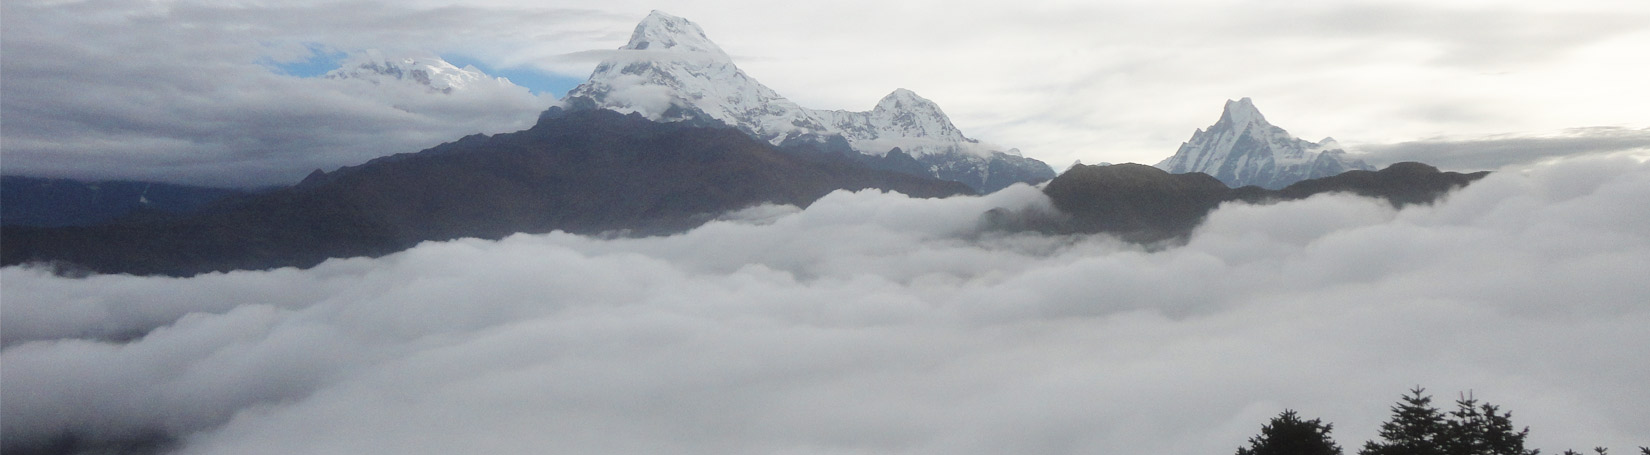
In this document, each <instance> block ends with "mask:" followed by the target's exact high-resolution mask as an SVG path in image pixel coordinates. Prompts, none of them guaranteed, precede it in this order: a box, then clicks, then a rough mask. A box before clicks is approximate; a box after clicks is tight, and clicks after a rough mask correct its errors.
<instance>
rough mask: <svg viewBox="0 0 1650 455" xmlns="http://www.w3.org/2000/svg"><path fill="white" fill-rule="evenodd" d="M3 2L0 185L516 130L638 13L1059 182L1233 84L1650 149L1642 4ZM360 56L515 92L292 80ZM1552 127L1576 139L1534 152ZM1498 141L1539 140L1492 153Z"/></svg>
mask: <svg viewBox="0 0 1650 455" xmlns="http://www.w3.org/2000/svg"><path fill="white" fill-rule="evenodd" d="M3 8H4V9H3V11H0V12H3V15H0V20H3V21H4V28H3V30H0V33H3V36H0V38H3V40H0V46H3V51H4V52H0V73H3V74H0V75H3V77H0V109H3V112H0V114H3V118H4V122H3V123H0V133H3V134H0V139H3V143H0V145H3V147H4V156H3V157H0V158H3V161H0V166H4V168H5V172H7V173H27V174H37V175H62V176H77V177H83V178H90V177H98V178H108V177H122V178H145V179H162V180H173V181H183V182H190V183H208V184H217V185H236V186H247V185H258V184H284V183H292V182H294V181H296V180H297V179H300V178H302V176H303V175H304V174H305V173H307V172H308V171H309V170H312V169H315V168H323V169H328V170H330V169H331V168H336V167H338V166H343V165H350V164H357V163H359V162H361V161H365V160H366V159H370V158H371V157H375V156H381V155H386V154H392V153H402V152H412V151H417V150H420V149H423V148H425V147H429V146H431V145H434V144H437V143H440V142H443V141H450V140H454V139H457V138H458V137H461V136H463V135H465V134H471V133H477V132H483V133H497V132H506V131H514V130H518V129H521V128H524V127H526V126H529V125H530V124H531V123H532V121H533V120H534V115H535V114H536V113H537V112H538V111H540V110H542V109H543V108H545V107H546V106H549V105H550V104H551V103H553V102H554V101H555V99H556V98H559V97H560V96H562V95H563V94H564V91H565V90H566V89H567V88H570V87H572V85H574V84H576V83H578V82H579V81H582V80H583V79H584V78H585V77H587V76H588V74H589V72H590V70H591V69H592V68H593V66H594V65H595V63H596V62H594V61H592V60H590V58H588V57H581V55H590V54H589V53H585V54H581V52H584V51H590V50H605V49H613V48H617V47H619V46H621V45H622V44H624V42H625V41H626V39H627V38H628V36H629V33H630V31H631V30H632V28H633V27H634V25H635V23H636V22H637V21H639V20H640V19H641V18H642V17H643V16H645V15H646V14H647V13H648V11H649V10H651V9H655V8H657V9H661V10H664V11H667V12H670V13H672V14H676V15H679V16H683V17H686V18H688V19H690V20H693V21H695V22H697V23H699V24H700V25H701V26H702V27H703V28H704V29H705V30H706V31H707V33H708V34H709V35H710V37H711V39H713V40H715V41H716V42H717V43H718V44H720V45H721V46H722V47H723V48H724V49H725V50H727V51H728V52H729V53H730V54H732V55H733V56H734V58H735V60H736V62H737V63H738V64H739V65H740V67H742V68H743V69H744V70H745V71H746V72H747V73H749V74H750V75H751V76H753V77H755V78H757V79H758V80H760V81H762V82H763V83H765V84H767V85H769V86H770V87H772V88H774V89H776V90H777V91H779V92H780V93H781V94H784V95H785V96H787V97H789V98H792V99H793V100H795V101H797V102H798V103H800V104H802V105H804V106H808V107H812V108H824V109H850V110H867V109H870V108H871V107H872V106H873V105H874V104H875V102H876V101H877V100H878V99H880V98H881V97H882V96H883V95H886V94H887V93H888V92H891V91H892V90H894V89H895V88H901V87H903V88H908V89H911V90H914V91H916V92H917V93H918V94H921V95H922V96H924V97H926V98H929V99H932V100H934V101H936V102H937V103H939V105H940V106H941V107H942V108H944V109H945V110H946V112H947V113H948V114H950V115H951V117H952V119H953V121H954V122H955V123H956V124H957V125H958V126H959V127H960V128H961V129H962V130H963V131H964V132H965V133H966V134H969V135H971V136H973V137H975V138H977V139H981V140H984V141H986V142H990V143H995V144H1002V145H1004V146H1010V147H1017V148H1019V149H1020V150H1022V151H1023V152H1024V153H1025V154H1026V155H1028V156H1031V157H1034V158H1038V159H1042V160H1044V161H1047V162H1049V163H1050V164H1051V165H1053V166H1055V167H1056V169H1061V168H1064V166H1065V165H1067V164H1070V162H1071V161H1073V160H1076V159H1081V160H1083V161H1085V162H1090V163H1093V162H1099V161H1107V162H1128V161H1133V162H1142V163H1148V164H1152V163H1156V162H1157V161H1159V160H1161V159H1162V158H1164V157H1166V156H1168V155H1170V154H1172V153H1173V152H1174V150H1175V148H1176V147H1178V146H1179V144H1180V143H1181V142H1182V141H1184V140H1186V139H1187V138H1189V137H1190V136H1191V133H1192V131H1193V130H1195V129H1197V128H1201V127H1206V126H1208V125H1209V124H1212V123H1214V121H1215V120H1216V119H1217V118H1218V116H1219V114H1220V112H1219V110H1220V108H1221V106H1222V105H1223V103H1224V102H1225V100H1227V99H1236V98H1240V97H1245V96H1247V97H1252V98H1253V99H1254V100H1255V103H1256V105H1257V106H1258V107H1260V109H1261V110H1262V112H1264V113H1265V114H1266V116H1267V117H1268V119H1270V120H1271V121H1272V122H1273V123H1275V124H1277V125H1279V126H1282V127H1284V128H1285V129H1287V130H1289V131H1290V132H1291V133H1294V134H1295V135H1297V136H1301V137H1305V138H1307V139H1310V140H1317V139H1320V138H1322V137H1324V136H1333V137H1335V138H1337V139H1338V140H1340V141H1341V142H1342V143H1343V144H1345V145H1347V146H1349V147H1352V148H1354V149H1355V151H1356V150H1365V151H1371V152H1380V151H1386V152H1392V153H1394V154H1393V155H1380V154H1377V155H1376V156H1373V157H1372V158H1371V161H1375V162H1378V163H1384V162H1388V161H1393V160H1395V158H1402V159H1421V160H1423V161H1425V160H1426V159H1427V158H1429V157H1432V156H1434V155H1439V156H1443V155H1447V156H1448V157H1439V158H1437V159H1435V161H1446V162H1450V163H1452V164H1454V165H1457V167H1459V168H1462V169H1468V168H1474V167H1477V168H1485V167H1496V166H1499V165H1502V164H1505V163H1507V162H1516V161H1520V160H1525V159H1527V158H1528V157H1529V156H1532V154H1533V155H1540V156H1550V155H1553V154H1573V153H1578V152H1594V151H1618V150H1623V149H1633V148H1639V149H1643V148H1644V147H1646V146H1647V145H1650V133H1647V132H1646V130H1645V129H1646V128H1647V127H1650V84H1644V83H1643V76H1644V75H1645V74H1650V59H1645V58H1642V56H1643V55H1646V54H1650V3H1646V2H1642V1H1638V0H1620V1H1567V2H1549V1H1470V0H1466V1H1433V0H1429V1H1416V2H1399V1H1380V2H1373V1H1371V2H1353V1H1324V2H1311V3H1310V4H1302V3H1298V2H1286V3H1279V2H1242V1H1219V0H1210V1H1177V2H1163V1H1113V2H1058V1H1046V2H1045V1H1021V2H980V3H978V4H967V5H964V4H959V3H956V2H920V1H886V0H880V1H874V2H870V1H841V2H813V3H811V4H808V5H798V4H794V3H790V2H768V1H760V2H759V1H724V2H711V1H704V2H671V3H668V4H659V3H646V2H633V1H608V0H603V1H562V2H556V3H555V4H554V7H550V6H546V4H545V3H543V2H532V1H496V0H495V1H479V2H464V3H445V2H431V1H424V2H419V1H413V2H394V3H367V2H346V1H283V2H257V1H250V2H236V3H233V4H225V3H222V2H173V1H143V0H98V1H87V2H72V1H69V2H65V1H43V0H16V1H7V2H5V3H4V6H3ZM366 49H378V50H381V51H384V52H386V53H388V54H391V55H397V54H433V55H439V56H443V57H446V58H449V59H451V60H453V61H456V62H459V63H460V64H474V65H477V66H478V67H481V68H484V69H487V70H489V71H491V72H493V73H495V74H499V75H505V76H509V75H514V76H515V78H514V79H513V80H515V81H518V82H519V83H520V84H521V85H525V86H529V88H522V87H496V88H494V89H491V90H478V91H474V92H473V93H467V94H464V95H462V96H447V97H430V96H427V95H428V94H425V93H416V92H408V91H402V92H397V91H394V90H384V89H370V88H363V87H358V86H351V85H349V84H337V83H330V82H336V81H324V80H320V79H314V78H305V77H302V76H304V75H308V74H312V73H306V72H312V71H315V70H316V69H317V68H314V67H311V68H308V69H306V70H302V71H300V70H294V68H300V67H303V65H300V63H303V62H306V61H310V60H312V59H314V58H315V56H316V55H322V56H325V55H338V54H350V53H356V52H361V51H364V50H366ZM319 63H320V64H321V66H322V67H324V66H325V64H326V63H327V60H326V59H320V62H319ZM311 66H313V65H311ZM320 69H325V68H320ZM530 90H534V91H537V92H538V93H537V94H535V93H532V92H531V91H530ZM1593 134H1606V135H1608V136H1609V137H1608V138H1606V140H1602V141H1598V140H1592V139H1593V138H1592V137H1591V135H1593ZM1555 138H1560V139H1565V138H1567V139H1571V140H1574V142H1573V143H1572V144H1570V145H1567V146H1560V147H1556V148H1555V147H1553V144H1554V143H1553V142H1552V140H1554V139H1555ZM1483 140H1490V141H1492V142H1491V143H1488V144H1485V143H1482V141H1483ZM1519 141H1534V142H1536V143H1539V144H1545V145H1546V146H1547V148H1545V149H1543V150H1546V152H1543V153H1537V152H1529V151H1526V150H1514V151H1510V152H1506V154H1502V152H1496V151H1495V150H1507V149H1508V148H1509V145H1516V144H1518V143H1520V142H1519ZM1397 144H1407V145H1405V146H1403V147H1396V145H1397ZM1438 144H1448V145H1449V147H1436V145H1438ZM1427 147H1431V149H1430V151H1428V152H1426V153H1417V152H1418V151H1419V150H1423V149H1427ZM1588 147H1596V148H1588ZM1511 148H1513V149H1517V147H1511Z"/></svg>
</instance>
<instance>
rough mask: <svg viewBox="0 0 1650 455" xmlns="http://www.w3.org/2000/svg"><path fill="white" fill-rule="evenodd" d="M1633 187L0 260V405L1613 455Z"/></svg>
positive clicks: (137, 412) (1633, 385) (1225, 449)
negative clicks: (1437, 440) (1107, 231)
mask: <svg viewBox="0 0 1650 455" xmlns="http://www.w3.org/2000/svg"><path fill="white" fill-rule="evenodd" d="M1647 200H1650V165H1647V164H1644V163H1641V162H1638V161H1635V160H1630V159H1615V160H1610V159H1577V160H1567V161H1562V162H1559V163H1556V164H1550V165H1543V166H1540V167H1534V168H1528V169H1522V170H1519V169H1513V170H1505V171H1503V172H1500V173H1497V174H1494V175H1491V176H1490V177H1488V178H1487V179H1485V180H1483V181H1481V182H1479V183H1476V184H1474V185H1472V186H1470V187H1468V188H1466V189H1465V190H1463V191H1461V192H1459V193H1457V194H1455V195H1454V196H1453V197H1451V198H1449V199H1448V200H1446V201H1445V202H1443V203H1441V204H1439V205H1437V206H1432V207H1414V208H1409V209H1406V210H1402V211H1394V210H1392V209H1391V208H1389V207H1388V206H1385V205H1384V204H1382V203H1377V202H1373V201H1370V200H1365V199H1358V198H1352V197H1345V196H1320V197H1315V198H1311V199H1308V200H1304V201H1296V202H1290V203H1283V204H1277V205H1271V206H1247V205H1231V206H1227V207H1223V208H1222V209H1220V210H1218V211H1216V212H1214V213H1213V214H1212V215H1211V217H1210V219H1209V221H1208V223H1207V224H1206V225H1204V226H1203V227H1202V228H1200V229H1199V230H1198V231H1197V233H1196V234H1195V235H1194V237H1193V239H1192V240H1191V242H1190V243H1189V244H1188V245H1186V246H1184V247H1177V248H1171V249H1167V250H1163V251H1145V250H1141V249H1138V248H1135V247H1132V246H1128V245H1126V244H1120V243H1117V242H1113V241H1110V240H1108V239H1106V238H1103V237H1091V238H1048V237H1038V236H1007V237H1004V236H993V235H975V234H976V233H975V232H974V230H975V226H976V223H977V222H978V219H979V218H978V217H979V214H980V213H981V212H983V211H984V210H986V209H989V208H991V207H997V206H1010V207H1017V206H1025V205H1029V204H1046V203H1047V202H1046V201H1045V200H1042V199H1041V197H1040V194H1039V193H1037V192H1036V191H1035V190H1032V189H1030V188H1026V187H1016V188H1012V189H1010V190H1008V191H1005V192H1001V193H998V194H996V195H992V196H986V197H983V198H953V199H946V200H913V199H908V198H905V197H903V196H899V195H896V194H882V193H876V192H860V193H847V192H839V193H835V194H832V195H830V196H828V197H826V198H825V199H822V200H820V201H819V202H817V203H816V204H814V205H813V206H811V207H809V208H808V209H806V210H800V211H797V210H786V209H782V208H772V207H770V208H764V209H759V210H751V211H747V212H745V213H742V214H740V216H736V217H731V218H743V219H747V220H758V221H718V222H714V223H712V224H710V225H707V226H704V227H702V228H700V229H697V230H694V231H691V232H688V233H685V234H682V235H677V236H671V237H662V238H647V239H619V240H602V239H593V238H587V237H579V236H573V235H565V234H550V235H517V236H513V237H509V238H506V239H504V240H501V241H497V242H493V241H481V240H460V241H453V242H445V243H427V244H424V245H421V246H419V247H417V248H414V249H412V250H409V251H406V252H403V253H400V254H396V255H391V256H388V257H384V258H380V259H350V260H335V261H330V262H327V263H325V264H322V265H320V266H318V267H316V268H314V269H310V270H293V269H283V270H276V271H270V272H237V273H229V274H212V275H203V276H199V277H195V278H188V279H173V278H136V277H129V276H95V277H90V278H86V279H64V278H56V277H52V276H49V275H46V274H43V273H41V272H40V271H37V270H30V269H20V268H7V269H4V270H0V278H3V280H4V288H5V300H4V302H3V305H4V314H5V318H4V319H3V320H0V322H3V323H4V325H3V326H0V329H3V330H4V343H5V347H4V351H3V353H0V364H3V368H4V381H3V382H0V392H3V400H0V407H3V409H0V410H3V414H0V418H3V420H0V421H3V422H4V423H5V425H4V429H3V436H4V438H5V439H6V440H7V441H8V442H9V443H21V442H22V441H27V440H30V439H32V438H39V437H49V436H53V435H58V434H61V433H63V432H65V431H72V432H79V433H81V434H85V435H92V436H95V437H119V436H121V435H132V434H139V433H141V432H143V431H152V430H162V431H166V432H170V433H174V434H179V435H184V437H183V439H182V440H181V441H180V446H179V448H178V451H179V452H180V453H190V454H196V453H201V454H205V453H214V454H219V453H224V454H226V453H235V454H260V453H270V454H275V453H281V454H285V453H403V454H419V453H563V454H578V453H592V454H595V453H599V454H611V453H682V454H697V453H706V454H709V453H715V454H773V453H911V454H968V453H981V454H985V453H1161V454H1220V453H1230V452H1231V451H1232V450H1234V449H1235V447H1237V446H1238V445H1240V444H1242V443H1243V442H1244V440H1245V438H1247V437H1249V436H1252V435H1253V434H1255V433H1256V432H1257V431H1258V429H1259V427H1260V425H1261V424H1262V423H1263V422H1264V421H1265V419H1266V418H1268V417H1270V416H1272V415H1276V413H1277V412H1279V411H1281V410H1282V409H1283V408H1286V407H1287V408H1293V409H1297V410H1299V411H1301V412H1302V413H1303V414H1304V415H1306V416H1308V417H1321V418H1323V419H1325V420H1326V421H1329V422H1333V423H1334V424H1335V428H1336V432H1335V435H1336V436H1337V437H1338V439H1339V441H1340V442H1341V444H1342V445H1343V446H1346V447H1348V448H1354V447H1356V446H1358V445H1360V444H1361V443H1362V442H1363V441H1364V440H1367V439H1369V438H1371V437H1372V436H1373V435H1374V432H1375V431H1376V428H1377V426H1378V424H1379V422H1381V421H1383V420H1385V419H1386V417H1387V412H1388V411H1387V407H1388V406H1389V405H1390V404H1391V403H1392V402H1394V401H1395V400H1396V399H1397V398H1398V396H1399V394H1401V393H1402V392H1403V391H1404V390H1406V389H1407V388H1409V387H1412V386H1414V385H1416V384H1420V385H1425V386H1427V387H1430V388H1431V390H1432V391H1433V392H1434V393H1436V394H1437V396H1438V399H1439V400H1440V401H1443V402H1447V401H1448V399H1451V398H1453V394H1454V393H1455V392H1456V391H1465V390H1472V391H1473V392H1474V393H1475V394H1476V395H1477V396H1478V397H1479V398H1482V399H1487V400H1489V401H1490V402H1492V403H1496V404H1500V405H1502V406H1504V407H1505V408H1506V409H1509V410H1512V411H1513V413H1514V421H1515V422H1517V423H1518V424H1520V425H1528V426H1530V427H1531V428H1532V432H1531V442H1532V443H1534V445H1535V446H1536V447H1541V448H1543V449H1544V450H1546V451H1560V450H1563V449H1565V448H1576V449H1584V448H1589V447H1592V446H1593V445H1606V446H1610V447H1613V448H1615V449H1616V450H1617V451H1623V450H1629V449H1632V448H1633V447H1635V446H1637V445H1644V444H1646V443H1647V442H1650V441H1645V440H1644V438H1645V435H1644V433H1643V429H1644V428H1650V393H1646V390H1645V388H1644V387H1643V379H1644V378H1645V377H1650V360H1647V359H1646V358H1645V356H1644V347H1645V346H1650V331H1646V330H1644V327H1650V305H1646V302H1647V301H1650V282H1647V281H1646V280H1645V279H1644V277H1646V276H1650V231H1647V230H1646V229H1645V226H1650V205H1646V204H1644V201H1647ZM134 334H144V335H142V336H141V338H135V339H134V338H133V336H134ZM100 339H104V340H107V339H130V340H131V341H129V342H125V343H119V342H110V341H99V340H100Z"/></svg>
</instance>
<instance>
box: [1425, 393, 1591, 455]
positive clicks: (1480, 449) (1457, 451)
mask: <svg viewBox="0 0 1650 455" xmlns="http://www.w3.org/2000/svg"><path fill="white" fill-rule="evenodd" d="M1455 405H1456V410H1455V412H1451V413H1450V419H1449V422H1448V423H1446V425H1445V427H1446V429H1445V434H1446V437H1445V438H1444V441H1443V445H1444V452H1445V453H1447V454H1450V455H1536V453H1537V452H1539V451H1536V450H1525V449H1524V438H1525V437H1526V436H1529V434H1530V429H1529V428H1524V429H1523V430H1514V429H1513V424H1512V413H1511V412H1506V413H1498V412H1497V411H1499V408H1497V407H1496V406H1495V405H1492V404H1489V403H1482V404H1480V403H1479V402H1478V400H1477V399H1474V398H1473V397H1472V396H1470V395H1468V396H1464V397H1461V398H1460V399H1458V400H1456V401H1455ZM1599 455H1605V454H1604V452H1602V451H1600V452H1599Z"/></svg>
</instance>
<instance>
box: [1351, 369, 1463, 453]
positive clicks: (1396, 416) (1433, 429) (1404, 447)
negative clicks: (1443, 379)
mask: <svg viewBox="0 0 1650 455" xmlns="http://www.w3.org/2000/svg"><path fill="white" fill-rule="evenodd" d="M1425 393H1426V389H1423V388H1421V387H1419V386H1417V387H1415V388H1413V389H1410V391H1409V394H1408V395H1404V396H1403V398H1402V399H1401V400H1400V401H1399V402H1398V404H1396V405H1394V406H1393V407H1392V420H1388V421H1386V423H1382V424H1381V432H1380V433H1379V436H1380V438H1381V439H1380V441H1379V442H1377V441H1369V442H1366V443H1364V448H1363V449H1362V450H1359V451H1358V455H1448V452H1446V451H1445V450H1444V444H1443V442H1444V439H1445V434H1446V433H1445V432H1446V431H1447V429H1448V428H1449V426H1448V425H1447V424H1446V422H1445V420H1444V414H1443V413H1441V412H1439V411H1438V408H1434V407H1432V397H1429V396H1426V395H1425Z"/></svg>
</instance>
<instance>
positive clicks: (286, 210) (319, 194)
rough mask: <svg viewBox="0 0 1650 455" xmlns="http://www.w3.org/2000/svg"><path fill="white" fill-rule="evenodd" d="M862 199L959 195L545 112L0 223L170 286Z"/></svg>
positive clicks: (693, 136) (82, 262)
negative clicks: (219, 188) (447, 243)
mask: <svg viewBox="0 0 1650 455" xmlns="http://www.w3.org/2000/svg"><path fill="white" fill-rule="evenodd" d="M866 188H879V189H884V190H889V191H898V192H901V193H905V194H908V195H911V196H915V197H943V196H950V195H956V194H971V193H972V190H971V189H970V188H968V187H967V186H965V185H963V184H961V183H956V182H945V181H940V180H936V179H932V178H920V177H915V176H910V175H905V174H899V173H894V172H886V171H877V170H872V169H868V168H866V167H864V166H860V165H856V164H854V163H849V162H837V161H821V160H805V159H802V158H799V157H796V156H792V155H790V154H787V153H783V152H780V151H779V150H777V149H775V148H774V147H772V146H770V145H768V144H764V143H760V142H757V141H755V140H753V139H751V138H750V137H749V136H747V135H745V134H743V133H741V132H739V131H737V130H734V129H731V128H707V127H704V126H701V125H695V124H683V123H658V122H653V121H649V120H647V119H644V118H642V117H640V116H637V115H628V116H627V115H623V114H618V113H615V112H612V111H606V110H587V111H578V112H567V111H562V110H560V109H552V110H551V111H548V112H546V114H545V115H544V116H542V117H541V119H540V122H539V123H538V124H537V125H535V126H534V127H532V128H530V129H527V130H524V131H519V132H515V133H505V134H498V135H493V136H482V135H473V136H468V137H465V138H463V139H460V140H458V141H455V142H451V143H446V144H442V145H439V146H436V147H433V148H431V149H428V150H425V151H422V152H418V153H409V154H400V155H394V156H388V157H382V158H378V159H374V160H372V161H370V162H368V163H365V164H362V165H359V166H351V167H346V168H342V169H339V170H336V171H333V172H330V173H326V172H317V173H313V174H311V175H310V176H309V178H306V179H305V180H304V182H302V183H300V184H298V185H296V186H293V187H290V188H285V189H281V190H276V191H272V192H269V193H267V194H261V195H256V196H251V197H247V198H244V199H241V200H236V201H234V202H233V203H230V204H225V205H224V206H221V207H217V208H214V209H212V210H208V211H205V212H201V213H196V214H191V215H187V216H177V217H165V218H160V219H155V218H144V219H122V220H117V221H115V222H112V223H108V224H104V225H98V226H90V227H66V228H30V227H17V226H6V227H4V228H3V229H4V232H3V237H4V240H5V241H4V242H3V243H0V262H3V263H4V264H5V265H13V264H20V263H25V262H54V263H59V264H68V265H70V266H72V267H74V268H81V269H84V270H86V271H92V272H99V273H132V274H164V275H177V276H184V275H192V274H198V273H204V272H212V271H227V270H237V269H265V268H273V267H283V266H298V267H308V266H313V265H315V264H317V263H320V262H321V261H324V260H326V259H328V258H334V257H351V256H379V255H384V254H389V253H393V252H396V251H400V250H403V249H406V248H409V247H411V246H413V245H416V244H417V243H418V242H421V241H427V240H448V239H453V238H460V237H480V238H501V237H504V236H507V235H510V234H513V233H517V232H528V233H542V232H550V231H553V230H562V231H567V232H572V233H578V234H598V233H604V232H610V233H618V234H621V235H623V234H628V235H648V234H662V233H670V232H678V231H682V230H686V229H688V228H691V227H694V226H697V225H699V224H702V223H703V222H705V221H708V220H709V219H711V218H712V217H714V216H716V215H717V214H720V213H723V212H726V211H730V210H737V209H740V208H744V207H748V206H751V205H755V204H759V203H764V202H772V203H781V204H795V205H798V206H806V205H808V204H809V203H812V202H813V201H814V200H817V199H818V198H820V197H822V196H824V195H825V194H827V193H829V192H831V191H834V190H837V189H849V190H859V189H866Z"/></svg>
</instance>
